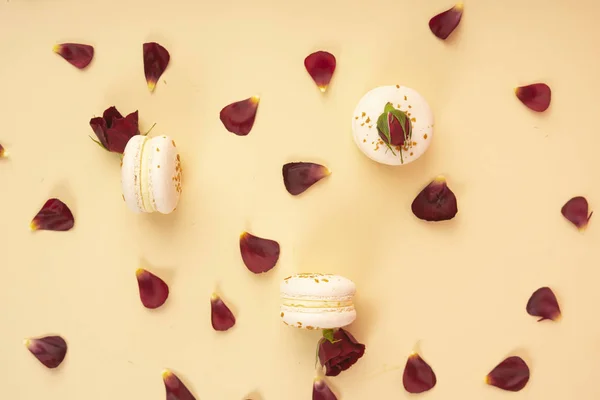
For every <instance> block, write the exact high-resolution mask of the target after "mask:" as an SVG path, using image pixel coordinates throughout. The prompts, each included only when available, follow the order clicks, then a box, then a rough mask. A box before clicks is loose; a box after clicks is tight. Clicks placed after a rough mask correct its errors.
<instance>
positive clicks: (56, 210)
mask: <svg viewBox="0 0 600 400" xmlns="http://www.w3.org/2000/svg"><path fill="white" fill-rule="evenodd" d="M74 225H75V218H74V217H73V213H72V212H71V210H70V209H69V207H68V206H67V205H66V204H65V203H63V202H62V201H60V200H59V199H54V198H53V199H50V200H48V201H46V203H45V204H44V206H43V207H42V208H41V209H40V211H38V213H37V214H36V215H35V217H33V220H32V221H31V223H30V224H29V227H30V228H31V230H32V231H38V230H44V231H68V230H70V229H71V228H73V226H74Z"/></svg>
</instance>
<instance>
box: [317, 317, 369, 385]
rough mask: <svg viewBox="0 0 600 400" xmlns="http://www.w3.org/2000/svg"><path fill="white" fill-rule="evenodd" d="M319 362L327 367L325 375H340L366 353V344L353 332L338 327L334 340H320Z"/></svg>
mask: <svg viewBox="0 0 600 400" xmlns="http://www.w3.org/2000/svg"><path fill="white" fill-rule="evenodd" d="M318 353H319V362H320V363H321V365H323V366H324V367H325V375H327V376H338V375H339V374H340V373H341V372H342V371H345V370H347V369H348V368H350V367H351V366H353V365H354V364H356V362H357V361H358V360H359V359H360V358H361V357H362V356H363V355H364V354H365V345H364V344H362V343H359V342H358V341H357V340H356V339H355V338H354V336H352V334H351V333H350V332H348V331H346V330H344V329H341V328H340V329H338V330H336V331H335V332H334V334H333V342H332V341H329V340H327V339H325V338H321V340H320V341H319V352H318Z"/></svg>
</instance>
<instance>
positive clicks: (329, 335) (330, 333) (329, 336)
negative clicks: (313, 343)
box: [323, 329, 340, 343]
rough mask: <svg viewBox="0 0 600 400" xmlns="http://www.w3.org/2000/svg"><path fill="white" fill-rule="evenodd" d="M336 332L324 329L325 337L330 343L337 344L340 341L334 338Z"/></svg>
mask: <svg viewBox="0 0 600 400" xmlns="http://www.w3.org/2000/svg"><path fill="white" fill-rule="evenodd" d="M333 334H334V331H333V329H323V337H324V338H325V339H326V340H328V341H329V343H337V342H340V340H339V339H338V340H335V339H334V337H333Z"/></svg>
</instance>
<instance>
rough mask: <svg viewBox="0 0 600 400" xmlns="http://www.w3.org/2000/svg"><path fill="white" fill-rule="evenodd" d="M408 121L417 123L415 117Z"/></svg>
mask: <svg viewBox="0 0 600 400" xmlns="http://www.w3.org/2000/svg"><path fill="white" fill-rule="evenodd" d="M408 115H410V114H408ZM410 120H411V121H412V122H417V119H416V118H415V117H413V118H411V119H410Z"/></svg>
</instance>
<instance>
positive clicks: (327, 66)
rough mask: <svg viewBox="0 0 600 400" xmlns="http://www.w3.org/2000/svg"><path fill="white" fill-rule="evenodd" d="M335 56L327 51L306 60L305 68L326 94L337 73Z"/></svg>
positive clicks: (312, 55) (317, 53)
mask: <svg viewBox="0 0 600 400" xmlns="http://www.w3.org/2000/svg"><path fill="white" fill-rule="evenodd" d="M335 66H336V60H335V56H334V55H333V54H331V53H328V52H326V51H317V52H314V53H312V54H309V55H308V57H306V58H305V59H304V67H305V68H306V70H307V71H308V73H309V74H310V76H311V78H312V79H313V81H315V83H316V84H317V86H318V87H319V90H320V91H321V92H323V93H324V92H325V91H326V90H327V87H328V86H329V82H331V77H332V76H333V73H334V72H335Z"/></svg>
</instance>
